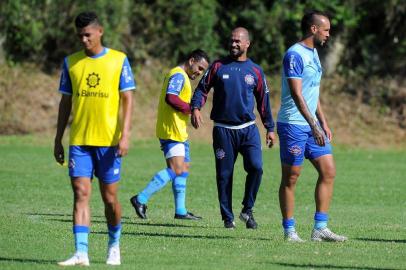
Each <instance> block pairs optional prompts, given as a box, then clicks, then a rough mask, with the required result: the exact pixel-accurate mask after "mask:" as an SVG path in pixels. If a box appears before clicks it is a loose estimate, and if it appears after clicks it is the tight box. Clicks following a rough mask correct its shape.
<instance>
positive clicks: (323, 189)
mask: <svg viewBox="0 0 406 270" xmlns="http://www.w3.org/2000/svg"><path fill="white" fill-rule="evenodd" d="M301 28H302V33H303V38H302V40H301V41H299V42H298V43H296V44H294V45H293V46H292V47H290V48H289V49H288V50H287V52H286V54H285V56H284V58H283V71H282V93H281V108H280V111H279V114H278V121H277V130H278V136H279V140H280V158H281V163H282V164H281V166H282V180H281V184H280V188H279V201H280V207H281V212H282V217H283V221H282V225H283V228H284V234H285V239H286V240H287V241H293V242H303V240H302V239H301V238H300V237H299V236H298V234H297V232H296V230H295V220H294V218H293V211H294V203H295V187H296V182H297V180H298V178H299V175H300V173H301V169H302V163H303V160H304V158H307V159H309V160H310V162H311V163H312V164H313V166H314V167H315V169H316V170H317V172H318V174H319V177H318V180H317V184H316V189H315V201H316V212H315V214H314V228H313V232H312V234H311V240H313V241H337V242H342V241H345V240H347V237H345V236H341V235H337V234H335V233H333V232H332V231H330V230H329V229H328V227H327V221H328V210H329V206H330V201H331V198H332V195H333V184H334V178H335V175H336V168H335V164H334V159H333V155H332V149H331V145H330V141H331V139H332V133H331V130H330V128H329V127H328V125H327V120H326V117H325V116H324V113H323V110H322V107H321V104H320V99H319V88H320V80H321V75H322V67H321V64H320V60H319V56H318V54H317V50H316V48H315V46H316V45H320V46H323V45H324V44H325V42H326V41H327V40H328V38H329V36H330V34H329V32H330V21H329V18H328V17H327V15H325V14H324V13H322V12H320V11H311V12H308V13H306V14H305V15H304V16H303V19H302V22H301Z"/></svg>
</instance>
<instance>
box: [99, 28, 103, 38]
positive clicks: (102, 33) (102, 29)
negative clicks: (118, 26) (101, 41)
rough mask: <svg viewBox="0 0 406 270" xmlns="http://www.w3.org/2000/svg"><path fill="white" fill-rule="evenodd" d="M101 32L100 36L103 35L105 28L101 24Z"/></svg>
mask: <svg viewBox="0 0 406 270" xmlns="http://www.w3.org/2000/svg"><path fill="white" fill-rule="evenodd" d="M99 33H100V36H103V33H104V29H103V27H101V26H100V29H99Z"/></svg>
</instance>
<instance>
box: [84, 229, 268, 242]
mask: <svg viewBox="0 0 406 270" xmlns="http://www.w3.org/2000/svg"><path fill="white" fill-rule="evenodd" d="M92 233H94V234H107V232H99V231H95V232H92ZM122 235H130V236H131V235H132V236H147V237H167V238H181V239H184V238H190V239H209V240H220V239H240V238H239V237H234V236H226V235H190V234H169V233H150V232H123V233H122ZM249 240H254V241H269V240H270V239H268V238H249Z"/></svg>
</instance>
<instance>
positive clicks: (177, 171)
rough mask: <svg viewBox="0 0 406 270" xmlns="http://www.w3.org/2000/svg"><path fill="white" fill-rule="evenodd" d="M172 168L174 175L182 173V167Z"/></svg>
mask: <svg viewBox="0 0 406 270" xmlns="http://www.w3.org/2000/svg"><path fill="white" fill-rule="evenodd" d="M172 170H173V172H174V173H175V174H176V175H181V174H182V173H183V168H182V167H176V168H172Z"/></svg>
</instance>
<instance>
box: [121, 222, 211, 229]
mask: <svg viewBox="0 0 406 270" xmlns="http://www.w3.org/2000/svg"><path fill="white" fill-rule="evenodd" d="M125 224H128V225H139V226H147V227H169V228H176V227H181V228H207V227H206V226H195V225H185V224H176V223H148V222H139V223H138V222H126V223H125Z"/></svg>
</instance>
